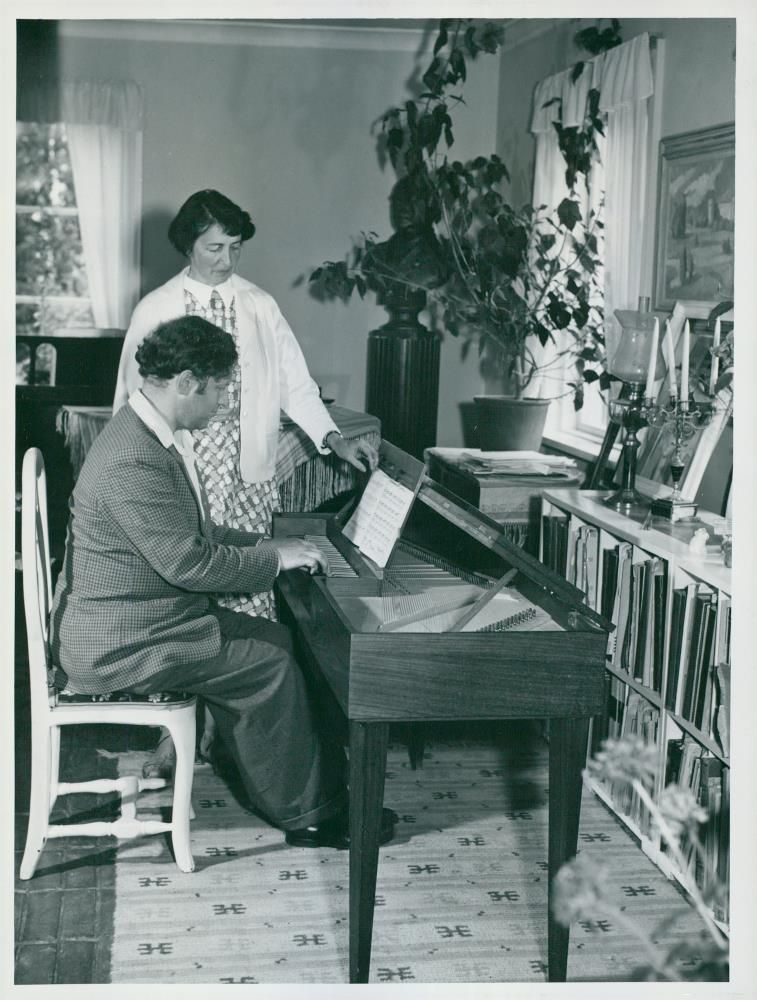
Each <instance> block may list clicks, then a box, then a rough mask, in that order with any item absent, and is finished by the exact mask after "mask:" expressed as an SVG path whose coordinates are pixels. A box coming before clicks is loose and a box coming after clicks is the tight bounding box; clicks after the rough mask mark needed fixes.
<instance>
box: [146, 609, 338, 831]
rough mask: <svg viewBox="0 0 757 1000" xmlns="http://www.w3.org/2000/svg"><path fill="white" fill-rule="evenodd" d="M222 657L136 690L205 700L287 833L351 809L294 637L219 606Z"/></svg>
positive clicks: (258, 801)
mask: <svg viewBox="0 0 757 1000" xmlns="http://www.w3.org/2000/svg"><path fill="white" fill-rule="evenodd" d="M213 614H214V615H215V616H216V618H217V619H218V623H219V626H220V628H221V637H222V645H221V651H220V653H219V654H218V655H217V656H215V657H214V658H213V659H211V660H205V661H202V662H199V663H196V664H189V665H187V664H182V665H180V666H176V667H170V668H168V669H166V670H161V671H160V672H159V673H157V674H154V675H153V676H151V677H149V678H148V679H147V680H146V681H142V682H140V683H138V684H136V685H134V686H133V687H132V688H131V690H133V691H136V692H138V693H140V694H148V693H151V692H155V691H165V690H174V691H187V692H191V693H193V694H199V695H202V697H203V698H204V699H205V701H206V703H207V706H208V708H209V709H210V712H211V714H212V715H213V718H214V719H215V722H216V725H217V727H218V735H219V736H220V737H221V739H222V740H223V743H224V745H225V746H226V748H227V749H228V750H229V752H230V753H231V755H232V757H233V758H234V761H235V763H236V765H237V767H238V768H239V772H240V775H241V777H242V781H243V782H244V786H245V791H246V793H247V796H248V797H249V800H250V803H251V805H252V806H253V808H255V810H256V811H258V812H260V813H261V815H263V816H265V817H266V819H268V820H269V821H270V822H272V823H274V824H275V825H276V826H279V827H281V828H282V829H284V830H293V829H298V828H300V827H303V826H310V825H312V824H314V823H318V822H322V821H323V820H325V819H327V818H328V817H329V816H332V815H334V814H335V813H337V812H338V811H339V810H340V809H341V808H342V807H343V806H345V805H346V783H345V774H346V769H345V761H344V752H343V750H342V748H341V747H339V746H337V745H336V744H333V743H330V742H328V741H327V740H324V739H322V738H321V736H320V735H319V732H318V729H317V725H316V720H315V718H314V716H313V711H312V708H311V705H310V701H309V698H308V692H307V690H306V686H305V679H304V677H303V675H302V672H301V670H300V668H299V666H298V665H297V662H296V660H295V659H294V656H293V653H292V639H291V634H290V632H289V630H288V629H287V628H286V627H285V626H284V625H280V624H279V623H277V622H271V621H269V620H268V619H266V618H255V617H252V616H250V615H245V614H241V613H236V612H233V611H229V610H227V609H226V608H220V607H217V608H215V609H214V611H213Z"/></svg>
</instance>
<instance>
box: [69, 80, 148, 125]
mask: <svg viewBox="0 0 757 1000" xmlns="http://www.w3.org/2000/svg"><path fill="white" fill-rule="evenodd" d="M61 98H62V100H61V110H62V118H63V121H65V122H66V124H67V125H108V126H110V127H111V128H117V129H123V130H124V131H127V132H140V131H142V127H143V121H142V120H143V117H144V101H143V97H142V88H141V87H140V86H139V84H137V83H135V82H134V81H133V80H96V81H89V80H72V81H64V83H63V85H62V88H61Z"/></svg>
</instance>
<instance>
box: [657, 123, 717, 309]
mask: <svg viewBox="0 0 757 1000" xmlns="http://www.w3.org/2000/svg"><path fill="white" fill-rule="evenodd" d="M735 162H736V161H735V126H734V123H733V122H728V123H726V124H723V125H716V126H713V127H711V128H704V129H697V130H696V131H693V132H682V133H680V134H678V135H673V136H667V137H665V138H663V139H661V140H660V158H659V168H658V184H657V215H656V238H655V264H654V289H653V304H654V308H655V309H659V310H666V311H667V310H670V309H672V307H673V304H674V303H675V302H676V300H681V299H686V300H688V301H690V302H691V305H692V307H696V306H699V307H700V308H701V309H702V310H703V311H704V310H707V311H709V310H710V309H712V308H713V307H714V306H715V305H717V304H718V303H719V302H721V301H724V300H726V299H732V298H733V275H734V241H733V230H734V219H735Z"/></svg>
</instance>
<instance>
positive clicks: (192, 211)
mask: <svg viewBox="0 0 757 1000" xmlns="http://www.w3.org/2000/svg"><path fill="white" fill-rule="evenodd" d="M215 223H217V224H218V225H219V226H220V227H221V229H223V231H224V232H225V233H226V234H227V236H241V237H242V241H243V242H244V241H245V240H250V239H252V237H253V236H254V235H255V225H254V223H253V221H252V219H251V218H250V215H249V212H245V211H244V209H242V208H240V207H239V205H235V204H234V202H233V201H231V199H230V198H227V197H226V195H225V194H221V193H220V191H211V190H209V189H206V190H205V191H195V193H194V194H191V195H190V196H189V197H188V198H187V200H186V201H185V202H184V204H183V205H182V206H181V208H180V209H179V211H178V212H177V213H176V217H175V218H174V220H173V222H172V223H171V225H170V226H169V227H168V239H169V240H170V241H171V245H172V246H173V247H174V248H175V249H176V250H178V251H179V253H180V254H183V255H184V256H185V257H188V256H189V254H190V253H191V251H192V247H193V246H194V242H195V240H196V239H197V237H198V236H202V234H203V233H204V232H206V231H207V230H208V229H210V227H211V226H212V225H214V224H215Z"/></svg>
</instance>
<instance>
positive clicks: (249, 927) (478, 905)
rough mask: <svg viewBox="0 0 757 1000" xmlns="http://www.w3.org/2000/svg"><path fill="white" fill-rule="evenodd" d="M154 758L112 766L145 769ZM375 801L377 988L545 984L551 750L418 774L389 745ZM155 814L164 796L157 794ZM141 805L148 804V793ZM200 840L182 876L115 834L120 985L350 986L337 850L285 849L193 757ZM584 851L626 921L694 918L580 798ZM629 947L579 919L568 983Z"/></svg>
mask: <svg viewBox="0 0 757 1000" xmlns="http://www.w3.org/2000/svg"><path fill="white" fill-rule="evenodd" d="M146 756H147V755H146V754H144V753H139V752H131V753H128V754H123V755H122V756H121V759H120V762H119V764H120V770H121V772H122V773H138V772H139V771H140V770H141V767H142V763H143V761H144V760H145V758H146ZM387 769H388V773H387V783H386V793H385V802H386V804H387V805H389V806H391V807H392V808H394V809H395V810H396V811H397V812H398V813H399V815H400V822H399V824H398V827H397V836H396V838H395V840H394V841H392V842H391V843H390V844H387V845H386V846H384V847H382V848H381V850H380V855H379V870H378V882H377V889H376V893H377V895H376V911H375V924H374V935H373V953H372V961H371V980H370V981H371V982H374V983H406V982H416V983H453V982H468V983H472V982H482V983H483V982H510V983H515V982H537V983H539V982H541V983H543V982H545V980H546V906H547V876H546V868H547V864H546V858H547V846H546V844H547V809H546V790H547V789H546V784H547V749H546V747H545V746H544V745H543V744H542V743H541V742H538V743H536V744H533V743H528V744H526V745H525V746H522V745H518V744H514V745H512V744H511V745H509V746H508V745H505V744H503V743H501V742H500V743H499V744H498V745H495V744H493V743H492V742H476V741H472V740H457V739H455V740H452V741H450V742H441V741H435V742H434V743H433V744H431V745H429V746H427V748H426V753H425V758H424V764H423V767H422V768H421V769H419V770H417V771H413V770H412V769H411V768H410V765H409V763H408V757H407V750H406V749H405V747H404V746H403V745H401V744H396V745H391V746H390V748H389V756H388V768H387ZM150 794H151V795H152V796H153V799H152V806H153V807H155V808H159V807H160V804H161V802H160V799H156V798H155V796H158V795H162V794H163V793H150ZM142 801H143V802H147V801H148V797H147V796H143V799H142ZM193 801H194V807H195V810H196V819H195V820H194V821H193V823H192V844H193V851H194V856H195V860H196V863H197V870H196V871H195V872H194V873H192V874H190V875H185V874H182V873H181V872H179V871H178V869H177V868H176V866H175V865H174V864H173V862H172V860H171V856H170V853H169V850H168V847H167V845H166V842H165V840H163V839H162V838H147V839H145V840H142V841H136V842H130V843H127V842H124V843H122V845H121V846H120V848H119V852H118V862H117V866H116V868H117V871H116V912H115V928H114V940H113V952H112V965H111V981H112V982H113V983H127V982H128V983H346V982H347V981H348V958H347V947H348V944H347V937H348V922H347V909H348V857H347V852H343V851H335V850H328V849H323V850H313V849H304V848H291V847H288V846H286V845H285V843H284V840H283V835H282V834H281V833H280V832H279V831H277V830H275V829H272V828H271V827H269V826H267V825H266V824H265V823H264V822H263V821H262V820H259V819H257V818H256V817H254V816H251V815H249V814H248V813H246V812H244V810H243V809H242V808H241V807H240V806H239V805H238V804H237V802H236V801H235V799H234V798H233V796H232V795H231V793H230V792H229V790H228V788H227V787H226V785H225V784H224V783H223V782H222V781H221V780H220V779H219V778H218V777H217V776H216V775H215V774H214V772H213V770H212V769H211V767H210V766H209V765H198V766H197V767H196V771H195V784H194V794H193ZM579 845H580V850H581V851H582V852H585V853H586V854H587V855H589V856H590V857H596V859H597V862H598V863H601V864H602V865H604V866H606V867H607V869H608V880H609V885H610V891H611V893H612V894H613V895H614V897H615V898H616V899H617V900H618V902H619V903H620V905H621V906H623V907H625V915H626V916H627V917H630V918H631V919H633V920H635V921H637V922H638V923H639V924H640V925H642V926H644V927H646V928H647V929H649V928H650V927H653V926H655V925H657V924H659V923H660V922H662V921H663V919H664V918H668V917H669V916H670V915H671V913H674V912H675V913H678V914H679V919H677V920H676V921H675V923H674V925H673V926H672V927H669V928H668V929H667V930H666V931H665V933H664V935H661V938H660V940H661V943H662V942H664V941H666V940H667V941H673V940H675V939H677V937H680V936H682V935H684V934H685V933H686V932H687V931H689V932H691V930H692V929H694V928H697V926H698V925H697V920H696V917H695V914H694V913H693V911H692V909H691V907H690V906H689V904H688V903H687V902H686V901H685V899H684V898H683V897H682V896H681V895H680V894H679V892H678V891H677V890H676V888H675V886H674V885H673V884H671V883H670V882H668V881H667V880H666V879H665V878H664V876H663V875H662V874H661V873H660V872H659V871H658V870H657V868H655V866H654V865H652V863H651V862H650V861H649V860H648V859H647V858H646V857H645V855H644V854H643V853H642V851H641V850H640V848H639V847H638V846H637V845H636V844H635V843H634V841H633V840H632V839H631V837H630V836H629V835H628V834H627V833H626V832H625V830H624V829H623V827H622V826H621V825H620V824H619V823H618V822H617V821H616V820H615V819H614V817H613V816H612V814H610V813H609V812H608V810H607V809H605V807H604V806H603V805H602V804H601V803H600V802H599V801H598V800H597V799H596V798H595V797H594V796H593V795H592V794H591V793H590V792H588V791H585V792H584V799H583V807H582V816H581V827H580V833H579ZM638 964H639V945H638V942H637V941H636V940H635V939H634V938H633V935H632V934H631V933H629V932H628V931H627V930H626V929H624V928H620V927H616V926H613V924H612V923H610V922H608V921H604V920H598V921H592V922H587V923H584V924H579V925H577V926H574V927H573V928H572V931H571V944H570V953H569V960H568V979H569V981H573V982H576V981H592V980H593V981H622V980H628V979H630V978H631V977H632V974H633V971H634V969H635V968H636V967H637V966H638Z"/></svg>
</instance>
